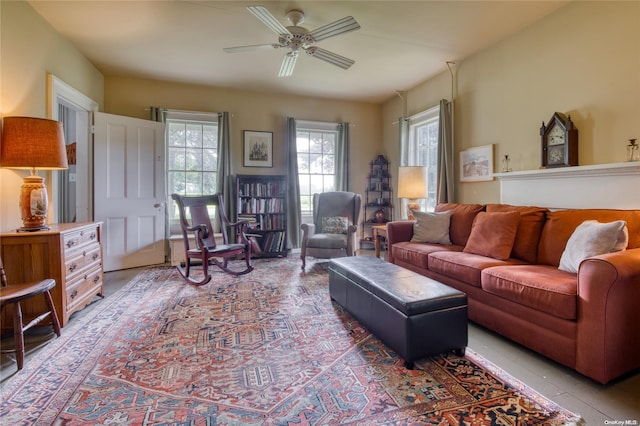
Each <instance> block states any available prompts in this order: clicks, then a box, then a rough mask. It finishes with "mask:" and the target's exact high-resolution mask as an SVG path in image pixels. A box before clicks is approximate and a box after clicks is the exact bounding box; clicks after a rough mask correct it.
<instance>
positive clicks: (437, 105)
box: [391, 99, 449, 126]
mask: <svg viewBox="0 0 640 426" xmlns="http://www.w3.org/2000/svg"><path fill="white" fill-rule="evenodd" d="M445 100H446V101H447V102H449V100H448V99H445ZM439 106H440V103H437V104H435V105H432V106H430V107H428V108H427V109H425V110H423V111H420V112H417V113H415V114H413V115H410V116H409V117H400V118H404V119H405V120H412V119H414V118H416V117H418V116H419V115H421V114H424V113H426V112H427V111H429V110H430V109H433V108H437V107H439ZM391 124H392V125H394V126H395V125H396V124H398V120H396V121H394V122H392V123H391Z"/></svg>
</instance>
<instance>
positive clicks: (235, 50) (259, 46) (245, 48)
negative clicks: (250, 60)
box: [222, 44, 282, 53]
mask: <svg viewBox="0 0 640 426" xmlns="http://www.w3.org/2000/svg"><path fill="white" fill-rule="evenodd" d="M279 47H282V46H280V45H279V44H254V45H251V46H236V47H225V48H223V49H222V50H224V51H225V52H227V53H243V52H255V51H257V50H269V49H277V48H279Z"/></svg>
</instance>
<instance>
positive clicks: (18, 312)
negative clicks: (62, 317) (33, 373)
mask: <svg viewBox="0 0 640 426" xmlns="http://www.w3.org/2000/svg"><path fill="white" fill-rule="evenodd" d="M0 278H1V282H2V285H1V286H0V309H3V308H4V306H5V305H12V306H13V331H14V338H15V349H6V350H2V351H0V352H2V353H13V352H15V353H16V361H17V364H18V370H22V367H23V366H24V332H25V331H26V330H28V329H30V328H31V327H33V326H35V325H37V324H38V323H40V322H41V321H42V320H44V319H45V318H47V317H50V318H51V325H52V326H53V330H54V331H55V333H56V335H57V336H58V337H60V322H59V321H58V315H57V314H56V308H55V306H54V305H53V299H52V298H51V293H50V292H49V290H51V289H52V288H53V287H54V286H55V285H56V282H55V280H53V279H50V278H48V279H45V280H42V281H34V282H30V283H23V284H12V285H8V284H7V277H6V275H5V273H4V266H3V264H2V259H0ZM42 293H44V297H45V299H46V301H47V306H48V307H49V311H47V312H45V313H43V314H41V315H38V316H37V317H36V318H34V319H32V320H31V321H29V323H27V324H24V323H23V322H22V321H23V319H22V308H21V307H20V301H22V300H25V299H28V298H30V297H33V296H37V295H38V294H42Z"/></svg>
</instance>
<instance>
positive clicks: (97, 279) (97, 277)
mask: <svg viewBox="0 0 640 426" xmlns="http://www.w3.org/2000/svg"><path fill="white" fill-rule="evenodd" d="M98 281H100V275H96V276H95V277H93V283H94V284H95V283H97V282H98Z"/></svg>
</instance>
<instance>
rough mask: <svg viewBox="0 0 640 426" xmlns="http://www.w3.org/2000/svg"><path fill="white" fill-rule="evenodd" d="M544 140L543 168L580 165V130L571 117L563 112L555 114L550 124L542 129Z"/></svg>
mask: <svg viewBox="0 0 640 426" xmlns="http://www.w3.org/2000/svg"><path fill="white" fill-rule="evenodd" d="M540 137H541V139H542V167H545V168H548V167H565V166H577V165H578V129H576V128H575V126H574V125H573V121H571V116H568V117H567V116H565V115H564V114H562V113H561V112H556V113H554V114H553V116H552V117H551V119H550V120H549V122H548V123H547V124H546V125H545V124H544V122H543V123H542V127H540Z"/></svg>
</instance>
